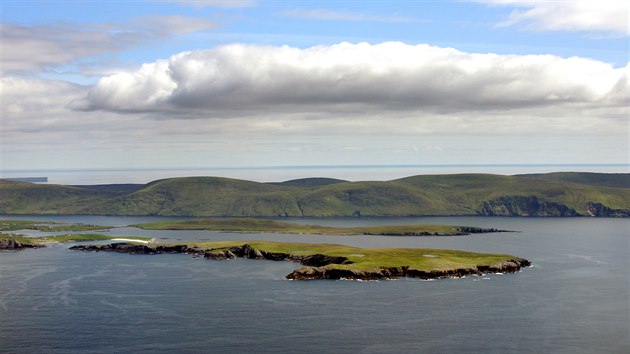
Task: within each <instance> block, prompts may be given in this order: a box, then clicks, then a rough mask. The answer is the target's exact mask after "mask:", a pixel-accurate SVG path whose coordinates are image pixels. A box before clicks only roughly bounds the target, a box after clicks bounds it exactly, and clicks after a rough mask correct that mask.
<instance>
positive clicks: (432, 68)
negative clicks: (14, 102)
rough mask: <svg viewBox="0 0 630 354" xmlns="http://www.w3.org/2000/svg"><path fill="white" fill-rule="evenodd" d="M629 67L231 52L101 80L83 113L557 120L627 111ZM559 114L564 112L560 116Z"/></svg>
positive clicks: (82, 104) (450, 56) (321, 50)
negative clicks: (548, 116) (461, 115)
mask: <svg viewBox="0 0 630 354" xmlns="http://www.w3.org/2000/svg"><path fill="white" fill-rule="evenodd" d="M629 72H630V65H628V66H626V67H622V68H615V67H613V66H612V65H610V64H607V63H603V62H600V61H596V60H591V59H585V58H578V57H572V58H561V57H557V56H552V55H497V54H478V53H466V52H462V51H458V50H455V49H452V48H441V47H435V46H429V45H407V44H404V43H399V42H388V43H382V44H376V45H371V44H367V43H359V44H350V43H340V44H337V45H332V46H317V47H312V48H306V49H299V48H292V47H287V46H282V47H273V46H256V45H239V44H235V45H228V46H222V47H218V48H215V49H210V50H200V51H191V52H184V53H180V54H177V55H174V56H172V57H171V58H170V59H168V60H160V61H156V62H154V63H148V64H144V65H143V66H142V67H141V68H139V69H138V70H137V71H134V72H124V73H119V74H115V75H111V76H107V77H104V78H101V79H100V80H99V81H98V83H97V84H96V85H95V86H94V87H93V88H92V89H91V90H90V91H89V94H88V95H87V96H86V97H85V98H84V99H82V100H77V101H75V102H74V103H73V105H72V106H73V107H74V108H75V109H82V110H110V111H126V112H162V113H165V114H173V113H177V114H180V115H181V116H186V115H192V116H204V117H212V118H224V117H232V116H234V115H252V114H257V113H260V112H262V111H264V112H266V113H269V112H278V113H287V112H288V113H299V112H301V113H304V112H336V113H348V112H354V113H356V114H364V113H366V112H370V114H378V113H382V114H387V113H388V112H390V113H391V112H397V115H403V116H413V115H415V114H418V112H425V113H453V112H468V113H470V112H488V111H502V112H505V111H511V110H523V109H525V110H529V111H531V112H534V111H536V112H544V111H546V110H548V111H549V112H553V114H554V115H566V114H572V113H571V112H576V111H577V110H584V109H593V110H602V109H604V110H610V111H609V112H606V113H605V114H607V115H611V114H612V115H614V114H615V112H619V109H620V108H623V107H627V105H628V103H629V102H628V92H629V85H628V76H629V74H628V73H629ZM558 110H562V111H561V112H560V111H558Z"/></svg>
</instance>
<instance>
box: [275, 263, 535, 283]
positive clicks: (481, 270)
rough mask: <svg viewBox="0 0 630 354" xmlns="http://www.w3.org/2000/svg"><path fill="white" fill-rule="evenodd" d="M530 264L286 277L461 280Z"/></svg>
mask: <svg viewBox="0 0 630 354" xmlns="http://www.w3.org/2000/svg"><path fill="white" fill-rule="evenodd" d="M530 265H531V262H530V261H528V260H526V259H523V258H514V259H509V260H506V261H503V262H500V263H497V264H495V265H492V266H477V267H471V268H457V269H445V270H440V269H437V270H430V271H423V270H417V269H410V268H409V267H383V268H381V269H379V270H369V271H363V270H357V269H351V268H332V267H302V268H299V269H296V270H294V271H293V272H292V273H291V274H289V275H287V276H286V278H287V279H291V280H311V279H352V280H383V279H396V278H401V277H407V278H419V279H425V280H427V279H438V278H461V277H464V276H467V275H482V274H486V273H514V272H518V271H519V270H521V268H523V267H529V266H530Z"/></svg>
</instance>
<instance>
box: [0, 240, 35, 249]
mask: <svg viewBox="0 0 630 354" xmlns="http://www.w3.org/2000/svg"><path fill="white" fill-rule="evenodd" d="M40 247H45V246H44V245H39V244H32V243H22V242H19V241H16V240H14V239H12V238H2V239H0V250H21V249H25V248H40Z"/></svg>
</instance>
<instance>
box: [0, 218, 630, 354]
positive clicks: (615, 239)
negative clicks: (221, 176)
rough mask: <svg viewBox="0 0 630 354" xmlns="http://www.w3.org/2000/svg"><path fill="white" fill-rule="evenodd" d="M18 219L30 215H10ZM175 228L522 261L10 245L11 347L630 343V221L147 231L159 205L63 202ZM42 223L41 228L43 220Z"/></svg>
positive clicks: (259, 348) (0, 278)
mask: <svg viewBox="0 0 630 354" xmlns="http://www.w3.org/2000/svg"><path fill="white" fill-rule="evenodd" d="M0 218H16V217H0ZM24 218H28V219H36V220H51V221H61V222H82V223H94V224H104V225H112V226H117V227H116V228H115V229H113V230H111V231H110V232H109V233H110V234H112V235H143V236H154V237H156V238H158V239H159V240H160V241H164V242H166V241H173V240H178V241H179V240H183V241H193V240H253V239H265V240H281V241H288V240H290V241H299V242H329V243H343V244H348V245H354V246H361V247H433V248H450V249H462V250H470V251H479V252H499V253H510V254H514V255H518V256H521V257H524V258H527V259H529V260H531V261H533V262H534V267H532V268H528V269H525V270H524V271H522V272H520V273H517V274H509V275H503V276H499V275H497V276H484V277H468V278H464V279H444V280H437V281H419V280H413V279H412V280H396V281H382V282H357V281H308V282H298V281H287V280H284V276H285V275H286V274H288V273H290V272H291V270H293V269H294V268H296V267H297V266H298V265H296V264H293V263H288V262H272V261H252V260H235V261H226V262H216V261H206V260H204V259H200V258H192V257H190V256H186V255H154V256H145V255H128V254H111V253H85V252H76V251H70V250H68V249H67V248H68V247H69V246H70V244H64V245H53V246H50V247H48V248H45V249H38V250H25V251H20V252H0V352H9V353H11V352H16V353H33V352H55V353H78V352H81V353H86V352H87V353H113V352H146V353H155V352H289V353H292V352H296V351H301V352H309V353H310V352H312V353H315V352H327V353H328V352H332V353H348V352H362V353H384V352H391V353H393V352H396V353H417V352H452V353H460V352H478V353H534V352H545V353H550V352H553V353H628V352H629V350H630V340H629V329H628V328H629V321H630V320H629V311H628V309H629V306H630V304H629V298H630V291H629V290H630V287H629V281H630V270H629V264H628V258H629V256H630V252H629V247H628V240H629V239H630V220H628V219H592V218H484V217H439V218H433V217H425V218H361V219H343V218H341V219H314V218H309V219H289V221H292V222H300V223H315V224H323V225H335V226H357V225H387V224H402V223H406V224H407V223H408V224H418V223H425V224H426V223H441V224H454V225H472V226H482V227H497V228H501V229H509V230H517V231H520V232H515V233H497V234H487V235H473V236H465V237H446V238H444V237H442V238H439V237H381V236H314V235H273V234H244V233H224V232H214V231H143V230H138V229H134V228H128V227H124V226H125V225H129V224H132V223H138V222H146V221H155V220H158V219H160V218H144V217H143V218H132V217H125V218H122V217H94V216H54V217H41V216H37V217H34V216H31V217H24ZM31 234H32V235H37V234H38V233H37V232H31Z"/></svg>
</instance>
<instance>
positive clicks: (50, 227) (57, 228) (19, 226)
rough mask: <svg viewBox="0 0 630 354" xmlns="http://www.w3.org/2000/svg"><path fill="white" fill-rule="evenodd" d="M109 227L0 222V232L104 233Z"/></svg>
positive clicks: (43, 222) (14, 221)
mask: <svg viewBox="0 0 630 354" xmlns="http://www.w3.org/2000/svg"><path fill="white" fill-rule="evenodd" d="M108 229H111V226H100V225H86V224H59V223H54V222H50V221H32V220H0V231H17V230H37V231H42V232H65V231H105V230H108Z"/></svg>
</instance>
